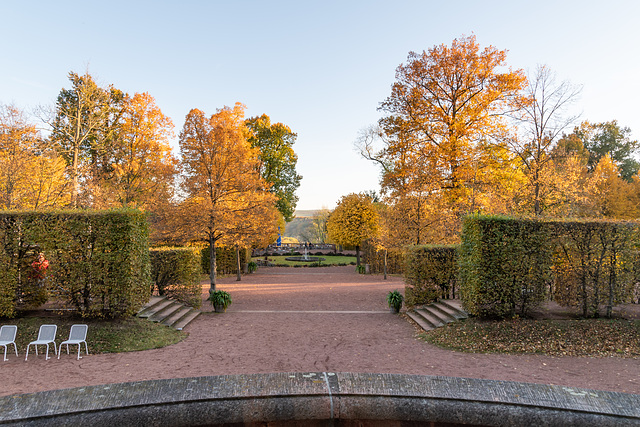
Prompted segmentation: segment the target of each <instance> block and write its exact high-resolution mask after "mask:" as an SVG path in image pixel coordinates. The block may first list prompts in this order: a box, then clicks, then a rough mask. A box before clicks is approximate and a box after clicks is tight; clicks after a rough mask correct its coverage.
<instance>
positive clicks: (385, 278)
mask: <svg viewBox="0 0 640 427" xmlns="http://www.w3.org/2000/svg"><path fill="white" fill-rule="evenodd" d="M384 280H387V250H386V249H385V250H384Z"/></svg>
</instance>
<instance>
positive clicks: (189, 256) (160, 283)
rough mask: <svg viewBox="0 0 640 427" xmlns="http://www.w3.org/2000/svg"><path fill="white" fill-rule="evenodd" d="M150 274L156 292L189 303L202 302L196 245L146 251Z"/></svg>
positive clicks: (195, 304)
mask: <svg viewBox="0 0 640 427" xmlns="http://www.w3.org/2000/svg"><path fill="white" fill-rule="evenodd" d="M149 255H150V256H151V278H152V281H153V287H154V289H155V290H157V291H158V295H163V296H167V297H169V298H172V299H175V300H178V301H180V302H183V303H185V304H187V305H190V306H191V307H195V308H200V306H201V305H202V296H201V294H202V287H201V286H200V276H201V275H202V267H201V255H200V249H199V248H176V247H161V248H153V249H151V250H150V251H149Z"/></svg>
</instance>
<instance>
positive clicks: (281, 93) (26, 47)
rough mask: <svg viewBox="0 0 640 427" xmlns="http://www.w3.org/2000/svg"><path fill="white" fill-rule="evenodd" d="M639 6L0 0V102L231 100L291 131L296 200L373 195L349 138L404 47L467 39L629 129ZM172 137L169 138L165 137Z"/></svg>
mask: <svg viewBox="0 0 640 427" xmlns="http://www.w3.org/2000/svg"><path fill="white" fill-rule="evenodd" d="M639 18H640V2H635V1H618V0H610V1H607V2H603V1H558V0H556V1H547V0H541V1H536V2H528V1H513V0H511V1H460V0H458V1H455V2H453V1H452V2H444V1H426V0H425V1H405V0H391V1H348V0H342V1H331V0H324V1H300V0H298V1H230V0H227V1H189V0H180V1H177V0H176V1H157V0H156V1H135V0H129V1H113V0H112V1H101V2H97V1H95V2H94V1H86V0H83V1H64V0H56V1H50V0H47V1H29V0H22V1H11V0H0V22H1V24H0V39H1V40H2V44H3V48H2V53H0V103H4V104H8V103H15V104H16V105H17V106H18V107H21V108H23V109H25V110H30V109H32V108H33V107H35V106H37V105H47V104H48V105H53V103H54V102H55V98H56V96H57V94H58V93H59V91H60V89H61V88H63V87H69V83H68V79H67V74H68V73H69V71H75V72H79V73H83V72H84V71H85V70H87V69H88V71H89V72H90V73H91V74H92V75H93V76H94V78H96V80H97V81H98V82H99V83H100V84H102V85H105V86H106V85H109V84H113V85H114V86H116V87H117V88H119V89H121V90H123V91H125V92H128V93H130V94H133V93H135V92H149V93H150V94H151V95H152V96H153V97H155V99H156V102H157V104H158V105H159V106H160V108H161V109H162V111H163V112H164V113H165V114H166V115H168V116H169V117H171V118H172V120H173V122H174V124H175V126H176V134H177V133H178V132H179V131H180V129H181V128H182V126H183V124H184V117H185V115H186V114H187V113H188V112H189V110H190V109H191V108H199V109H201V110H203V111H205V113H208V114H211V113H213V112H215V110H216V108H220V107H223V106H224V105H233V104H234V103H235V102H236V101H239V102H242V103H244V104H246V106H247V117H251V116H255V115H260V114H263V113H265V114H267V115H269V116H270V117H271V119H272V121H274V122H282V123H284V124H286V125H288V126H290V127H291V128H292V130H293V131H295V132H297V134H298V140H297V143H296V146H295V150H296V152H297V153H298V155H299V161H298V170H299V172H300V173H301V174H302V175H303V180H302V185H301V186H300V188H299V190H298V195H299V197H300V201H299V203H298V209H317V208H320V207H323V206H325V207H329V208H332V207H334V206H335V204H336V202H337V201H338V200H339V198H340V196H342V195H345V194H347V193H351V192H359V191H365V190H377V189H378V188H379V185H378V169H377V168H376V167H375V165H373V164H370V163H369V162H367V161H365V160H363V159H361V158H360V157H359V155H358V154H357V153H356V151H355V150H354V148H353V142H354V141H355V139H356V138H357V135H358V131H359V130H360V129H362V128H364V127H366V126H368V125H370V124H373V123H375V122H376V121H377V120H378V118H379V117H380V113H379V112H378V111H377V107H378V105H379V103H380V102H381V101H383V100H384V99H385V98H386V97H387V96H388V95H389V93H390V87H391V85H392V83H393V81H394V75H395V69H396V67H397V66H398V65H399V64H401V63H402V62H404V61H405V60H406V58H407V54H408V52H409V51H422V50H427V49H429V48H430V47H432V46H434V45H437V44H442V43H445V44H450V43H451V41H452V40H453V39H454V38H456V37H459V36H461V35H470V34H475V35H476V37H477V41H478V42H479V43H480V45H481V46H487V45H493V46H495V47H497V48H499V49H507V50H508V51H509V53H508V56H507V62H508V64H509V65H510V66H511V67H513V68H523V69H525V70H533V69H534V68H535V67H536V65H538V64H546V65H548V66H549V67H550V68H551V69H552V70H553V71H555V72H556V73H557V75H558V77H559V78H560V79H561V80H569V81H571V82H572V83H574V84H576V85H582V86H583V92H582V96H581V98H580V100H579V101H578V103H577V105H576V108H577V110H578V111H580V112H582V116H581V119H583V120H589V121H593V122H601V121H607V120H613V119H617V120H618V122H619V123H620V124H621V125H623V126H628V127H630V128H631V129H632V132H633V136H634V138H638V137H639V136H640V114H639V108H638V100H639V99H640V81H639V79H640V35H639V34H640V33H639V32H638V30H637V25H638V19H639ZM176 146H177V141H176Z"/></svg>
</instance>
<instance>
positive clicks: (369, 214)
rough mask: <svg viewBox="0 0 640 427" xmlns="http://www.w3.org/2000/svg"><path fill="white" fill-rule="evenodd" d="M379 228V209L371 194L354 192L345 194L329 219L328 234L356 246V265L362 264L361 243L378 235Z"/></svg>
mask: <svg viewBox="0 0 640 427" xmlns="http://www.w3.org/2000/svg"><path fill="white" fill-rule="evenodd" d="M378 229H379V217H378V211H377V209H376V207H375V206H374V204H373V200H372V199H371V196H369V195H366V194H363V193H359V194H356V193H352V194H349V195H347V196H343V197H342V198H341V199H340V202H339V203H338V206H336V208H335V209H334V210H333V212H331V214H330V215H329V219H328V221H327V234H328V236H329V239H331V240H332V241H333V242H335V243H337V244H339V245H342V246H346V247H355V248H356V265H357V266H359V265H360V245H361V244H362V242H363V241H364V240H366V239H371V238H374V237H376V235H377V234H378Z"/></svg>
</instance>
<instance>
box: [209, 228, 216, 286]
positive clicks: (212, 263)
mask: <svg viewBox="0 0 640 427" xmlns="http://www.w3.org/2000/svg"><path fill="white" fill-rule="evenodd" d="M216 268H217V264H216V239H215V238H214V237H213V233H211V234H210V235H209V269H210V270H209V279H210V280H211V286H209V293H210V294H211V293H213V292H215V290H216Z"/></svg>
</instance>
